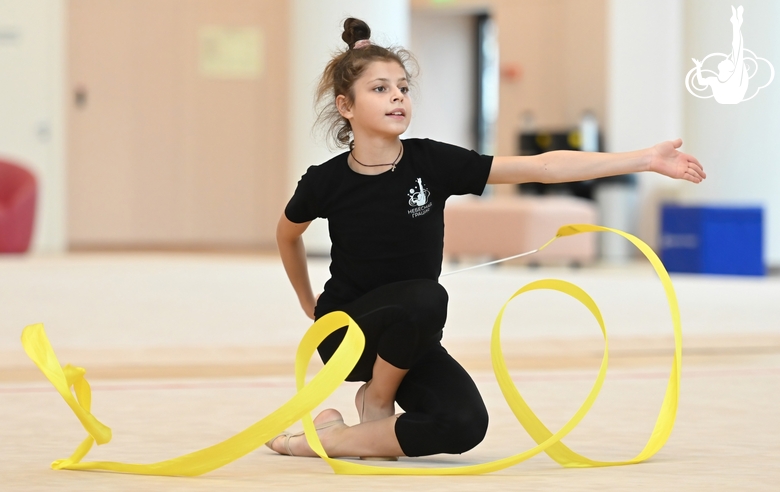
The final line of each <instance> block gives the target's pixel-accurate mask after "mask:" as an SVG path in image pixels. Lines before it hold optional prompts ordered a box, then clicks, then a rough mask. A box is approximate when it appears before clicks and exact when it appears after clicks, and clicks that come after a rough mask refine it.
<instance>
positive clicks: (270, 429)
mask: <svg viewBox="0 0 780 492" xmlns="http://www.w3.org/2000/svg"><path fill="white" fill-rule="evenodd" d="M583 232H614V233H615V234H619V235H621V236H623V237H625V238H626V239H628V240H629V241H631V242H632V243H633V244H634V245H635V246H636V247H637V248H639V250H640V251H641V252H642V253H643V254H644V255H645V257H647V259H648V260H649V261H650V263H651V264H652V266H653V268H654V269H655V271H656V273H657V274H658V277H659V278H660V280H661V283H662V285H663V287H664V291H665V292H666V298H667V300H668V302H669V310H670V312H671V315H672V326H673V329H674V341H675V350H674V361H673V363H672V371H671V374H670V376H669V383H668V385H667V388H666V395H665V396H664V401H663V403H662V405H661V411H660V413H659V415H658V419H657V420H656V424H655V428H654V429H653V432H652V434H651V435H650V438H649V439H648V442H647V444H646V445H645V447H644V449H643V450H642V451H641V452H640V453H639V454H638V455H637V456H635V457H634V458H632V459H629V460H626V461H596V460H592V459H590V458H587V457H585V456H582V455H580V454H578V453H576V452H575V451H573V450H572V449H570V448H569V447H567V446H566V445H565V444H563V442H561V439H563V437H564V436H566V434H568V433H569V432H571V430H572V429H574V427H576V426H577V424H578V423H579V422H580V421H581V420H582V419H583V418H584V417H585V415H586V414H587V412H588V411H589V410H590V408H591V406H592V405H593V403H594V402H595V400H596V397H597V396H598V393H599V390H600V389H601V386H602V384H603V383H604V378H605V377H606V371H607V363H608V355H609V351H608V341H607V332H606V328H605V327H604V320H603V319H602V316H601V312H600V311H599V309H598V307H597V306H596V303H595V302H594V301H593V299H592V298H591V297H590V296H589V295H588V294H587V293H585V291H583V290H582V289H580V288H579V287H577V286H576V285H574V284H571V283H569V282H566V281H563V280H555V279H545V280H537V281H535V282H531V283H530V284H528V285H526V286H525V287H523V288H521V289H520V290H518V291H517V292H515V293H514V294H513V295H512V297H510V298H509V300H507V301H506V303H504V305H503V306H502V308H501V310H500V311H499V313H498V316H497V317H496V321H495V323H494V324H493V334H492V337H491V345H490V351H491V358H492V360H493V370H494V372H495V375H496V379H497V381H498V385H499V387H500V388H501V391H502V393H503V394H504V397H505V398H506V401H507V403H508V404H509V407H510V408H511V409H512V412H514V414H515V416H516V417H517V420H518V421H519V422H520V424H521V425H522V426H523V427H524V428H525V430H526V431H527V432H528V433H529V434H530V435H531V437H532V438H533V439H534V441H536V443H537V446H535V447H533V448H531V449H529V450H527V451H524V452H522V453H519V454H516V455H514V456H509V457H507V458H503V459H500V460H496V461H491V462H489V463H483V464H478V465H470V466H457V467H446V468H400V467H399V468H396V467H393V466H372V465H365V464H360V463H353V462H348V461H343V460H338V459H333V458H330V457H328V456H327V454H326V453H325V450H324V449H323V447H322V443H321V442H320V440H319V438H318V436H317V432H316V430H315V428H314V423H313V421H312V418H311V414H310V412H311V411H312V410H313V409H314V408H316V407H317V406H318V405H320V404H321V403H322V402H323V401H325V399H326V398H327V397H328V396H330V395H331V393H333V391H335V390H336V388H338V387H339V386H340V385H341V383H342V382H344V380H345V379H346V377H347V375H348V374H349V373H350V372H351V370H352V368H353V367H354V366H355V364H356V363H357V361H358V359H359V357H360V354H361V353H362V352H363V347H364V345H365V339H364V337H363V333H362V331H361V330H360V328H359V327H358V325H357V324H356V323H355V321H354V320H352V319H351V318H350V317H349V316H348V315H347V314H346V313H344V312H341V311H337V312H333V313H330V314H328V315H326V316H323V317H322V318H320V319H319V320H317V321H316V322H315V323H314V324H313V325H312V326H311V328H309V330H308V331H307V332H306V334H305V335H304V336H303V339H302V340H301V343H300V344H299V345H298V351H297V353H296V357H295V380H296V387H297V389H298V392H297V393H296V395H295V396H293V397H292V398H291V399H290V400H289V401H287V402H286V403H285V404H283V405H282V406H281V407H279V408H278V409H277V410H275V411H274V412H272V413H271V414H270V415H268V416H266V417H265V418H263V419H262V420H260V421H259V422H257V423H255V424H253V425H251V426H250V427H248V428H247V429H245V430H243V431H241V432H239V433H238V434H236V435H235V436H233V437H230V438H228V439H226V440H224V441H222V442H220V443H218V444H215V445H213V446H210V447H208V448H204V449H201V450H199V451H195V452H193V453H190V454H185V455H183V456H179V457H177V458H173V459H170V460H166V461H161V462H158V463H152V464H145V465H144V464H131V463H116V462H106V461H98V462H81V460H82V459H83V458H84V456H86V454H87V452H89V450H90V448H91V447H92V444H93V443H95V442H97V443H98V444H105V443H107V442H108V441H110V440H111V429H109V428H108V427H107V426H105V425H104V424H102V423H101V422H100V421H98V420H97V419H96V418H95V417H94V416H93V415H92V413H91V412H90V406H91V390H90V387H89V383H87V380H86V379H85V378H84V373H85V370H84V369H82V368H79V367H73V366H70V365H67V366H65V367H64V368H63V367H62V366H61V365H60V363H59V361H58V360H57V356H56V355H55V354H54V350H53V349H52V347H51V344H50V343H49V340H48V339H47V338H46V333H45V332H44V330H43V325H42V324H36V325H30V326H28V327H26V328H25V329H24V331H23V332H22V345H23V346H24V349H25V351H26V352H27V355H28V356H29V357H30V358H31V359H32V360H33V362H35V364H36V365H37V366H38V367H39V368H40V369H41V371H42V372H43V374H44V375H45V376H46V377H47V378H48V379H49V381H51V383H52V384H53V385H54V387H55V388H56V389H57V391H58V392H59V393H60V395H62V397H63V398H64V399H65V402H66V403H67V404H68V405H69V406H70V407H71V409H72V410H73V412H74V413H75V414H76V417H77V418H78V419H79V421H80V422H81V424H82V425H83V426H84V428H85V429H86V431H87V432H88V434H89V436H87V438H86V439H85V440H84V441H83V442H82V443H81V444H80V445H79V446H78V448H76V451H75V452H74V453H73V455H71V456H70V458H67V459H62V460H57V461H55V462H54V463H52V468H54V469H68V470H108V471H115V472H123V473H134V474H141V475H169V476H195V475H200V474H203V473H206V472H209V471H211V470H214V469H217V468H219V467H221V466H224V465H226V464H228V463H230V462H232V461H235V460H237V459H238V458H240V457H242V456H244V455H246V454H248V453H249V452H251V451H253V450H255V449H257V448H258V447H260V446H262V445H263V444H264V443H265V442H267V441H268V440H270V439H271V438H272V437H274V436H276V435H278V434H279V433H281V432H282V431H283V430H285V429H286V428H288V427H289V426H290V425H291V424H292V423H294V422H296V421H298V420H302V421H303V427H304V430H305V432H306V438H307V440H308V443H309V445H310V446H311V447H312V449H313V450H314V451H315V452H316V453H317V454H318V455H320V456H321V457H322V458H323V459H324V460H325V461H326V462H327V463H328V464H329V465H330V466H331V467H332V468H333V470H334V471H335V472H336V473H339V474H350V475H380V474H382V475H476V474H481V473H489V472H493V471H497V470H501V469H503V468H507V467H509V466H512V465H515V464H517V463H520V462H521V461H525V460H527V459H528V458H530V457H532V456H534V455H537V454H539V453H541V452H545V453H547V454H548V455H549V456H550V457H551V458H552V459H553V460H555V461H556V462H558V463H560V464H561V465H563V466H565V467H593V466H615V465H626V464H632V463H639V462H641V461H644V460H646V459H648V458H650V457H651V456H653V455H654V454H655V453H657V452H658V451H659V450H660V449H661V448H662V447H663V445H664V444H665V443H666V441H667V439H668V438H669V435H670V434H671V432H672V427H673V426H674V420H675V415H676V413H677V400H678V397H679V391H680V371H681V367H682V332H681V327H680V313H679V308H678V306H677V298H676V296H675V293H674V288H673V287H672V282H671V279H670V278H669V274H668V273H667V272H666V269H665V268H664V266H663V264H662V263H661V260H659V259H658V256H656V254H655V253H654V252H653V250H652V249H650V247H649V246H647V245H646V244H645V243H644V242H642V241H641V240H640V239H638V238H636V237H634V236H632V235H631V234H628V233H625V232H622V231H618V230H615V229H609V228H606V227H601V226H595V225H590V224H571V225H566V226H563V227H561V228H560V229H559V230H558V233H557V234H556V236H555V237H554V238H553V239H551V240H550V241H548V242H547V243H546V244H545V245H544V246H542V247H541V248H539V250H542V249H544V248H545V247H547V246H548V245H549V244H550V243H552V242H553V241H554V240H555V239H557V238H559V237H564V236H571V235H575V234H580V233H583ZM540 289H547V290H556V291H559V292H562V293H564V294H567V295H569V296H571V297H573V298H574V299H576V300H578V301H580V302H581V303H582V304H583V305H584V306H585V307H586V308H588V310H589V311H590V312H591V314H593V317H594V318H596V321H597V322H598V323H599V326H600V327H601V332H602V335H603V336H604V356H603V359H602V362H601V367H600V369H599V372H598V376H597V377H596V381H595V383H594V384H593V387H592V388H591V390H590V393H589V394H588V397H587V398H586V399H585V402H584V403H583V404H582V406H580V408H579V409H578V410H577V412H575V414H574V416H573V417H572V418H571V419H570V420H569V421H568V422H567V423H566V424H565V425H564V426H563V427H561V428H560V429H559V430H558V431H557V432H555V433H553V432H552V431H550V430H549V429H548V428H547V427H546V426H545V425H544V424H543V423H542V422H541V420H539V418H538V417H537V416H536V415H535V414H534V412H533V411H532V410H531V408H530V407H529V406H528V405H527V404H526V403H525V401H524V400H523V398H522V397H521V396H520V392H519V391H518V390H517V388H516V387H515V385H514V383H513V382H512V379H511V377H510V375H509V371H508V369H507V367H506V362H505V360H504V356H503V353H502V352H501V339H500V334H501V320H502V318H503V315H504V311H505V309H506V307H507V305H508V304H509V303H510V302H511V301H512V299H514V298H515V297H517V296H519V295H520V294H523V293H525V292H529V291H532V290H540ZM343 326H347V333H346V336H345V337H344V340H343V342H342V343H341V345H340V346H339V348H338V349H337V350H336V352H335V354H334V355H333V357H332V358H331V359H330V360H329V361H328V363H327V364H325V366H324V367H323V368H322V369H321V370H320V371H319V372H318V373H317V374H316V375H315V376H314V377H313V378H312V380H311V381H310V382H308V383H306V369H307V366H308V364H309V361H310V360H311V358H312V357H313V356H314V353H315V351H316V349H317V346H318V345H319V344H320V342H322V340H324V339H325V337H327V336H328V335H329V334H330V333H332V332H334V331H335V330H337V329H339V328H341V327H343ZM71 387H72V388H73V390H74V392H75V395H76V396H75V397H74V396H73V393H72V392H71Z"/></svg>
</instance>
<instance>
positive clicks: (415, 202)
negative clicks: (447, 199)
mask: <svg viewBox="0 0 780 492" xmlns="http://www.w3.org/2000/svg"><path fill="white" fill-rule="evenodd" d="M430 196H431V192H430V190H428V189H426V188H425V185H423V182H422V178H417V184H416V187H415V188H410V189H409V206H410V207H412V208H410V209H409V210H407V212H408V213H409V215H411V216H412V218H414V217H419V216H421V215H425V214H427V213H428V212H429V211H430V210H431V206H432V205H433V204H432V203H431V202H430V201H429V198H430Z"/></svg>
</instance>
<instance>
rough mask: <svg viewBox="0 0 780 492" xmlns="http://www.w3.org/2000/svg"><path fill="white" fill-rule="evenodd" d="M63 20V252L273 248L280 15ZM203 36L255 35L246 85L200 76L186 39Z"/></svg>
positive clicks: (283, 93) (163, 7)
mask: <svg viewBox="0 0 780 492" xmlns="http://www.w3.org/2000/svg"><path fill="white" fill-rule="evenodd" d="M68 14H69V17H68V31H69V39H68V46H69V48H68V49H69V51H68V53H69V64H68V66H69V73H68V88H67V92H68V94H69V97H70V101H69V103H68V110H67V118H68V126H69V131H70V134H69V139H68V149H69V151H68V168H69V169H68V191H69V203H70V214H69V220H68V231H69V242H70V246H71V247H72V248H85V247H86V248H93V247H105V246H108V247H159V246H164V247H185V248H187V247H195V248H199V247H229V248H232V247H242V248H243V247H249V248H254V247H272V245H273V244H274V241H273V236H274V229H275V224H276V220H277V218H278V216H279V213H280V210H281V208H282V206H283V203H284V200H285V198H286V197H285V194H286V187H287V182H286V170H287V166H288V165H289V164H288V157H287V145H286V142H287V120H286V118H287V113H288V108H287V91H288V83H289V80H288V72H289V68H288V52H287V44H286V40H287V30H288V26H289V13H288V7H287V3H286V2H279V1H274V0H220V1H219V2H215V1H210V0H187V1H178V0H70V2H69V3H68ZM213 25H216V26H226V27H257V28H259V29H260V30H261V33H262V38H263V41H264V43H263V44H264V49H263V50H262V57H263V65H264V67H263V71H262V73H261V74H260V76H259V77H256V78H249V79H246V78H244V79H241V78H238V79H219V78H210V77H206V76H204V75H202V74H201V73H200V72H199V65H198V60H199V58H198V56H199V51H198V33H199V30H200V28H201V27H202V26H213ZM79 87H82V88H83V90H84V92H85V93H86V94H87V100H86V104H85V105H84V106H83V107H78V106H77V105H76V104H75V100H74V98H75V91H76V90H77V89H78V88H79Z"/></svg>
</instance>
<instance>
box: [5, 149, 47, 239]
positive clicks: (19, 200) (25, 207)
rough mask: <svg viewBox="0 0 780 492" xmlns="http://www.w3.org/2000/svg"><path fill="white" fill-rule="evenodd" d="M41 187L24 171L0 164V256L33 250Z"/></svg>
mask: <svg viewBox="0 0 780 492" xmlns="http://www.w3.org/2000/svg"><path fill="white" fill-rule="evenodd" d="M37 194H38V184H37V181H36V179H35V176H34V175H33V174H32V173H31V172H30V171H28V170H27V169H25V168H24V167H22V166H20V165H18V164H14V163H11V162H9V161H4V160H0V253H24V252H25V251H27V249H28V248H29V247H30V239H31V238H32V232H33V224H34V222H35V202H36V196H37Z"/></svg>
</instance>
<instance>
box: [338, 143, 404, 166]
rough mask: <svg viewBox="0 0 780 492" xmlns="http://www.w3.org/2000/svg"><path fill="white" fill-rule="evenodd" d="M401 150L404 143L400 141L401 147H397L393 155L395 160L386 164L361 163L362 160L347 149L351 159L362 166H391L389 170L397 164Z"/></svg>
mask: <svg viewBox="0 0 780 492" xmlns="http://www.w3.org/2000/svg"><path fill="white" fill-rule="evenodd" d="M403 150H404V144H403V143H402V144H401V148H400V149H398V155H397V156H395V160H394V161H393V162H389V163H387V164H363V163H362V162H360V161H359V160H357V158H355V154H353V153H352V150H350V151H349V155H350V156H351V157H352V160H354V161H355V162H357V163H358V164H360V165H361V166H363V167H382V166H393V169H391V171H395V166H396V164H398V159H399V158H400V157H401V152H403Z"/></svg>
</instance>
